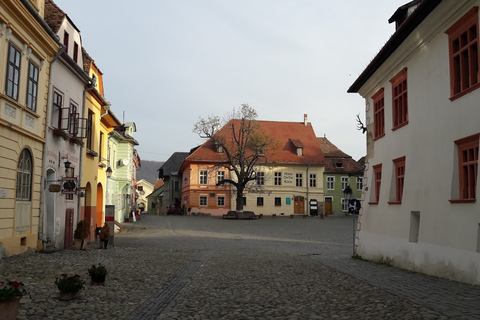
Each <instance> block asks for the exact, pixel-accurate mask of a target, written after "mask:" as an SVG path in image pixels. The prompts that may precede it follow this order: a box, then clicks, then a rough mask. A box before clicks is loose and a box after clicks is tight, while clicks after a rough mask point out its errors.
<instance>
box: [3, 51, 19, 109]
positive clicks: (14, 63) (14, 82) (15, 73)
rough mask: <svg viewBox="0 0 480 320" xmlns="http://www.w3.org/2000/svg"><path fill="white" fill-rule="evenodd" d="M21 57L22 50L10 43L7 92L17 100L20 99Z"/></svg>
mask: <svg viewBox="0 0 480 320" xmlns="http://www.w3.org/2000/svg"><path fill="white" fill-rule="evenodd" d="M21 57H22V55H21V54H20V50H18V49H17V48H16V47H14V46H13V45H12V44H10V46H9V47H8V64H7V82H6V84H5V92H6V94H7V96H9V97H10V98H12V99H14V100H16V101H18V85H19V83H20V60H21Z"/></svg>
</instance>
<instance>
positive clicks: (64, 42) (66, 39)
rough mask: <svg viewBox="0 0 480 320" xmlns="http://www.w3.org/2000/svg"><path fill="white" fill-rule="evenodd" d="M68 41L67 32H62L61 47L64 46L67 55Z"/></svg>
mask: <svg viewBox="0 0 480 320" xmlns="http://www.w3.org/2000/svg"><path fill="white" fill-rule="evenodd" d="M69 40H70V35H69V34H68V32H67V31H64V32H63V45H64V46H65V53H68V42H69Z"/></svg>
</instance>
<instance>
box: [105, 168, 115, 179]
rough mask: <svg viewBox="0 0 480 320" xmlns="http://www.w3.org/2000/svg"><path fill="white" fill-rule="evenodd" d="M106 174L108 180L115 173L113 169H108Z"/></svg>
mask: <svg viewBox="0 0 480 320" xmlns="http://www.w3.org/2000/svg"><path fill="white" fill-rule="evenodd" d="M105 173H106V174H107V178H110V177H111V176H112V173H113V170H112V168H110V167H108V168H107V170H105Z"/></svg>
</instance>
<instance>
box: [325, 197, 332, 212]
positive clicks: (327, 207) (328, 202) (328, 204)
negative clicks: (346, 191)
mask: <svg viewBox="0 0 480 320" xmlns="http://www.w3.org/2000/svg"><path fill="white" fill-rule="evenodd" d="M331 214H332V198H325V215H326V216H328V215H331Z"/></svg>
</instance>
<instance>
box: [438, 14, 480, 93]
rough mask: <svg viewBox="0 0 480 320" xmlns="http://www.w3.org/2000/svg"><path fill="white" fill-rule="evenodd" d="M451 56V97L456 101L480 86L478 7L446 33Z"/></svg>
mask: <svg viewBox="0 0 480 320" xmlns="http://www.w3.org/2000/svg"><path fill="white" fill-rule="evenodd" d="M445 33H446V34H448V45H449V56H450V96H451V99H452V100H453V99H456V98H458V97H460V96H462V95H464V94H465V93H468V92H470V91H472V90H474V89H476V88H478V87H479V86H480V83H479V75H478V72H479V68H478V64H479V56H478V7H474V8H473V9H471V10H470V11H469V12H467V14H465V15H464V16H463V17H462V18H461V19H460V20H458V21H457V22H456V23H455V24H454V25H452V26H451V27H450V28H449V29H448V30H447V31H446V32H445Z"/></svg>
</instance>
